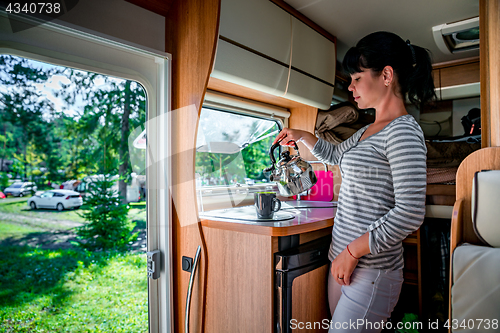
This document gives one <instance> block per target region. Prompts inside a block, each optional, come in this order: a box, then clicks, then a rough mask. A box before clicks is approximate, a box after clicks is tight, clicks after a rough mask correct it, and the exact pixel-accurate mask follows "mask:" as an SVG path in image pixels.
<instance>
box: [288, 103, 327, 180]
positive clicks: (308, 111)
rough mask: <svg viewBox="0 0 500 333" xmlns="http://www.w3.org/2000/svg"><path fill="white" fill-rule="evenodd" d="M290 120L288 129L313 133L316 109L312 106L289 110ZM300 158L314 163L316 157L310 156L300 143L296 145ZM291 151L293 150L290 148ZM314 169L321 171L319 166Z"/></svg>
mask: <svg viewBox="0 0 500 333" xmlns="http://www.w3.org/2000/svg"><path fill="white" fill-rule="evenodd" d="M290 113H291V115H290V119H288V127H290V128H295V129H300V130H304V131H308V132H311V133H314V128H315V126H316V116H317V115H318V109H317V108H314V107H312V106H302V107H296V108H291V109H290ZM298 146H299V151H300V156H301V157H302V158H304V159H305V160H307V161H315V160H316V157H314V156H313V154H311V152H310V151H309V149H307V148H306V146H304V145H303V144H302V143H300V142H299V143H298ZM292 150H293V148H292ZM314 169H320V170H323V168H322V167H321V166H320V165H314Z"/></svg>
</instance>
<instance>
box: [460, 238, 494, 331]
mask: <svg viewBox="0 0 500 333" xmlns="http://www.w3.org/2000/svg"><path fill="white" fill-rule="evenodd" d="M451 294H452V295H451V297H452V318H453V319H456V320H458V323H459V324H458V325H457V327H456V329H454V330H453V332H482V331H483V330H480V329H479V330H478V320H479V319H489V320H490V321H492V320H494V319H500V301H499V300H500V249H496V248H490V247H486V246H477V245H470V244H465V245H461V246H459V247H457V248H456V250H455V251H454V253H453V287H452V289H451ZM470 319H473V320H474V325H472V321H470V323H471V325H470V328H474V329H469V328H467V329H464V328H463V327H460V323H462V322H463V321H464V320H465V323H467V322H468V321H469V320H470ZM484 327H485V325H484V324H483V328H484ZM484 331H485V332H490V331H491V328H490V330H484ZM494 331H496V330H494Z"/></svg>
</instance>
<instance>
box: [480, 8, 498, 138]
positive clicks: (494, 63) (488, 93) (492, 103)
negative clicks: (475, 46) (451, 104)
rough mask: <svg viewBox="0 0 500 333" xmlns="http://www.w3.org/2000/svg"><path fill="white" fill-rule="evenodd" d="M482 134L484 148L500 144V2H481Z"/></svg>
mask: <svg viewBox="0 0 500 333" xmlns="http://www.w3.org/2000/svg"><path fill="white" fill-rule="evenodd" d="M479 18H480V20H479V29H480V31H479V33H480V35H481V44H480V59H481V134H482V146H483V147H490V146H491V147H496V146H500V43H499V41H500V2H499V1H498V0H480V1H479Z"/></svg>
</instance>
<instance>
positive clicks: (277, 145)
mask: <svg viewBox="0 0 500 333" xmlns="http://www.w3.org/2000/svg"><path fill="white" fill-rule="evenodd" d="M283 139H284V138H282V139H281V140H279V141H277V142H276V143H275V144H274V145H272V146H271V148H269V157H270V158H271V162H273V164H272V166H271V167H269V168H267V169H266V170H268V169H269V170H268V171H271V170H274V166H275V164H276V159H275V158H274V150H275V149H276V148H278V147H279V145H280V142H281V141H283ZM290 142H293V145H294V147H293V148H294V149H295V150H296V151H297V154H298V155H300V154H299V147H298V146H297V142H295V141H293V140H291V141H290Z"/></svg>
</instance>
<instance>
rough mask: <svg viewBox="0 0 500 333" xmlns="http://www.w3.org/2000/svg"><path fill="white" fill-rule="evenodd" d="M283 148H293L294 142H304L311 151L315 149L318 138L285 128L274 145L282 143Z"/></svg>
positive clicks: (305, 132) (304, 132) (308, 133)
mask: <svg viewBox="0 0 500 333" xmlns="http://www.w3.org/2000/svg"><path fill="white" fill-rule="evenodd" d="M280 140H282V141H281V142H280V145H281V146H290V147H293V144H292V141H295V142H302V143H303V144H304V145H305V146H306V147H307V148H309V150H312V149H313V148H314V145H315V144H316V142H318V138H317V137H315V136H314V135H313V134H312V133H310V132H307V131H301V130H295V129H290V128H284V129H283V130H282V131H281V132H280V133H279V134H278V135H277V136H276V138H275V139H274V141H273V144H275V143H276V142H278V141H280Z"/></svg>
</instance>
